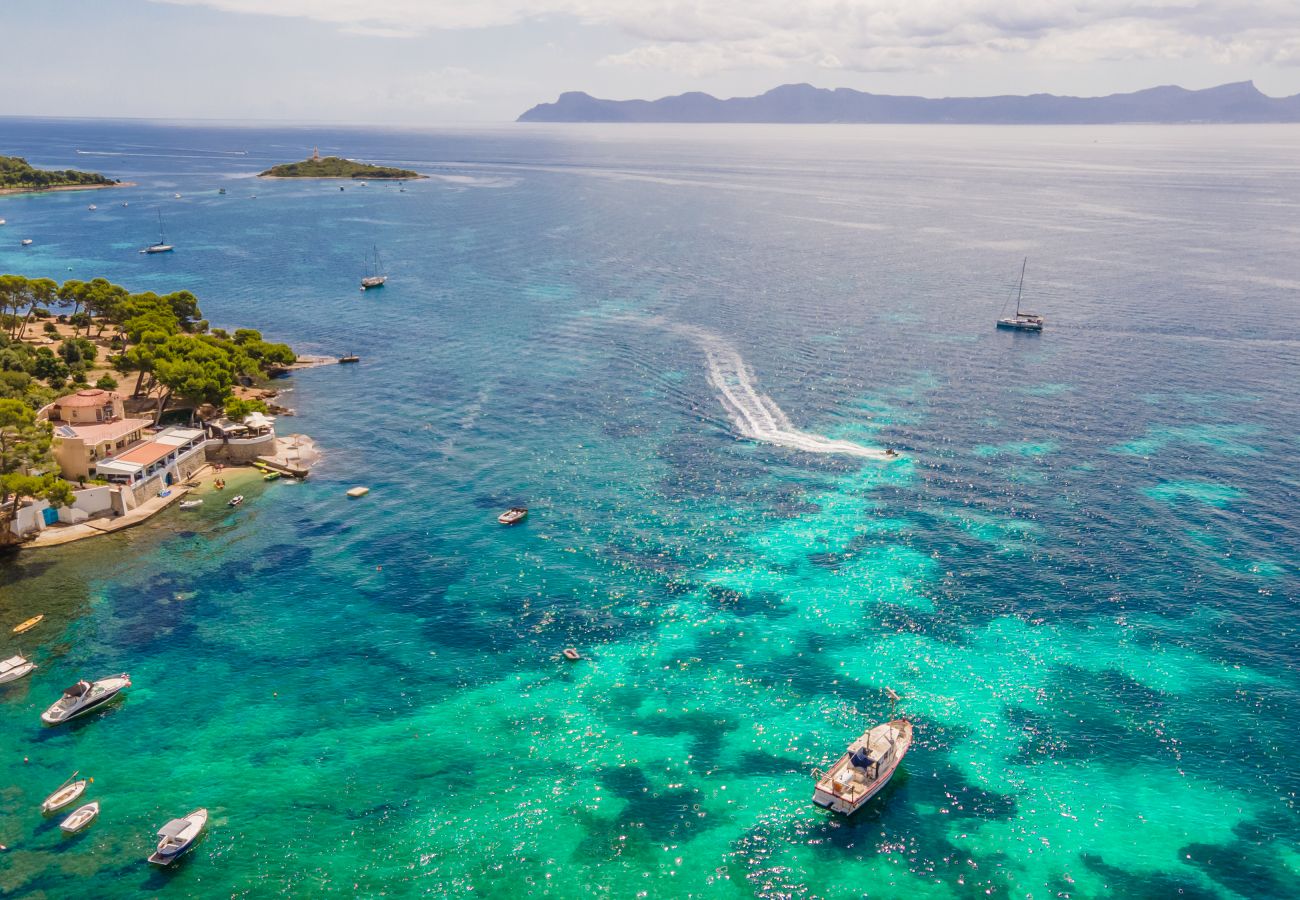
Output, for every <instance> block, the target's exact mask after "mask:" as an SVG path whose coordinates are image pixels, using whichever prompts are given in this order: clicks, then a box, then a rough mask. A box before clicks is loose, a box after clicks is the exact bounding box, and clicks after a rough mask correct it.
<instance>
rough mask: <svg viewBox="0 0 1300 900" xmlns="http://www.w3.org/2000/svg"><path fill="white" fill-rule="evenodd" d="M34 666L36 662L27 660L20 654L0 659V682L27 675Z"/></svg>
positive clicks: (15, 679) (14, 679)
mask: <svg viewBox="0 0 1300 900" xmlns="http://www.w3.org/2000/svg"><path fill="white" fill-rule="evenodd" d="M34 668H36V663H34V662H29V661H27V660H25V659H23V658H22V657H21V656H11V657H9V658H8V659H0V684H4V683H6V682H9V681H17V680H18V679H19V678H22V677H23V676H24V675H27V674H28V673H30V672H31V671H32V669H34Z"/></svg>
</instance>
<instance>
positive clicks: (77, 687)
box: [41, 672, 131, 725]
mask: <svg viewBox="0 0 1300 900" xmlns="http://www.w3.org/2000/svg"><path fill="white" fill-rule="evenodd" d="M130 686H131V676H130V675H127V674H126V673H125V672H123V673H122V674H121V675H112V676H110V677H108V678H101V679H100V680H99V681H78V682H77V683H76V684H74V685H72V687H68V688H64V689H63V696H62V697H60V698H59V699H58V700H57V701H55V703H54V705H53V706H51V707H50V708H49V709H47V710H46V711H45V712H43V713H41V720H42V721H43V722H45V724H46V725H60V724H62V723H64V722H69V721H71V720H72V719H75V718H77V717H78V716H84V715H85V714H86V713H88V712H92V711H94V710H96V709H99V708H100V707H101V706H103V705H104V704H105V703H107V702H108V701H110V700H112V699H113V698H114V697H116V696H117V695H118V694H119V693H121V692H122V690H123V689H124V688H128V687H130Z"/></svg>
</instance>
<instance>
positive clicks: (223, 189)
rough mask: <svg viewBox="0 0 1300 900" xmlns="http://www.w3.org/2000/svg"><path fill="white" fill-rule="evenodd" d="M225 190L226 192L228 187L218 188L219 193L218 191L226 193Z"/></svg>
mask: <svg viewBox="0 0 1300 900" xmlns="http://www.w3.org/2000/svg"><path fill="white" fill-rule="evenodd" d="M225 192H226V189H225V188H219V189H218V190H217V193H218V194H224V193H225Z"/></svg>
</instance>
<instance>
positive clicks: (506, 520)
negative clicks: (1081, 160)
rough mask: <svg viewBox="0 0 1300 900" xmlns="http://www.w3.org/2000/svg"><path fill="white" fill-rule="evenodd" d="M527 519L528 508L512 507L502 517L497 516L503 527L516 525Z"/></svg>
mask: <svg viewBox="0 0 1300 900" xmlns="http://www.w3.org/2000/svg"><path fill="white" fill-rule="evenodd" d="M526 518H528V507H526V506H512V507H510V508H509V509H507V510H506V511H505V512H503V513H502V514H501V515H499V516H497V521H498V522H500V523H501V524H502V525H514V524H516V523H518V522H522V521H523V520H524V519H526Z"/></svg>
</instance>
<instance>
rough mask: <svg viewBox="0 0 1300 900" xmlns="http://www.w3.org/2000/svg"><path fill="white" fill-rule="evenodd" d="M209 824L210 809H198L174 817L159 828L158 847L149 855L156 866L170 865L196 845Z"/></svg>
mask: <svg viewBox="0 0 1300 900" xmlns="http://www.w3.org/2000/svg"><path fill="white" fill-rule="evenodd" d="M207 824H208V811H207V810H206V809H196V810H194V812H192V813H190V814H189V815H188V816H185V817H184V818H181V819H172V820H171V821H170V822H168V823H167V824H166V825H164V826H163V827H162V828H159V829H158V849H156V850H154V852H153V853H152V854H151V855H150V856H149V862H151V863H153V864H154V865H155V866H170V865H171V864H172V863H174V862H176V860H178V859H180V858H181V856H182V855H184V853H185V851H186V850H188V849H190V847H192V846H194V842H195V841H196V840H198V838H199V835H200V834H202V833H203V829H204V828H206V827H207Z"/></svg>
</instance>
